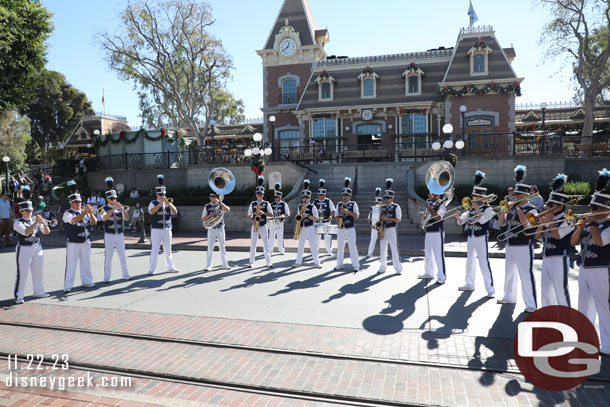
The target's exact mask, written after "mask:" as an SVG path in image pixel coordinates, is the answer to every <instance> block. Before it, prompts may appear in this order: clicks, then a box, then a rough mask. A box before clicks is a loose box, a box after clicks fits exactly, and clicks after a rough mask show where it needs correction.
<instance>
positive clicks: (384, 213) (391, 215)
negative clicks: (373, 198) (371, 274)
mask: <svg viewBox="0 0 610 407" xmlns="http://www.w3.org/2000/svg"><path fill="white" fill-rule="evenodd" d="M393 182H394V181H393V180H392V178H388V179H387V180H386V190H385V192H384V193H383V200H384V201H385V203H384V205H383V206H382V207H381V217H380V220H382V221H383V239H381V241H380V242H379V262H380V263H381V265H380V267H379V271H378V273H379V274H381V273H385V271H386V268H387V266H388V244H389V245H390V250H391V251H392V265H393V266H394V270H395V271H396V272H397V273H398V274H400V273H402V263H401V262H400V253H399V252H398V231H397V230H396V228H397V225H398V224H399V223H400V222H401V221H402V210H401V209H400V205H398V204H395V203H394V191H392V190H391V189H390V188H391V187H392V183H393Z"/></svg>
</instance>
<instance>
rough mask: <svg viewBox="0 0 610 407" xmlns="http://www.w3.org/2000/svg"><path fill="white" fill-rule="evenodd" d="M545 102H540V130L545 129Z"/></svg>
mask: <svg viewBox="0 0 610 407" xmlns="http://www.w3.org/2000/svg"><path fill="white" fill-rule="evenodd" d="M546 107H547V104H546V102H542V103H540V109H542V130H545V126H544V125H545V121H546Z"/></svg>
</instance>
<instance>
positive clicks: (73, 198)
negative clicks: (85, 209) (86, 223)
mask: <svg viewBox="0 0 610 407" xmlns="http://www.w3.org/2000/svg"><path fill="white" fill-rule="evenodd" d="M68 201H69V202H70V203H72V202H83V198H81V196H80V194H79V193H78V192H77V193H75V194H72V195H69V196H68Z"/></svg>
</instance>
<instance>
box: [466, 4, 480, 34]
mask: <svg viewBox="0 0 610 407" xmlns="http://www.w3.org/2000/svg"><path fill="white" fill-rule="evenodd" d="M468 17H470V28H472V26H473V24H474V23H476V22H477V21H479V18H478V17H477V13H475V11H474V7H472V0H470V7H468Z"/></svg>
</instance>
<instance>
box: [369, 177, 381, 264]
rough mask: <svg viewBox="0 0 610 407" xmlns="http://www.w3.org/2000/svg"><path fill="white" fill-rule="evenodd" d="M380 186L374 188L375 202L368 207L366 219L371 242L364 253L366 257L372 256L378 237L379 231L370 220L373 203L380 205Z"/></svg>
mask: <svg viewBox="0 0 610 407" xmlns="http://www.w3.org/2000/svg"><path fill="white" fill-rule="evenodd" d="M381 204H382V202H381V188H379V187H377V188H376V189H375V203H374V204H373V205H371V207H370V209H369V216H368V218H367V219H368V221H369V225H371V242H370V243H369V250H368V252H367V254H366V257H372V256H373V251H374V250H375V244H376V243H377V238H378V237H379V233H378V232H377V228H376V227H375V225H373V223H372V220H371V216H372V215H373V208H374V207H375V205H381Z"/></svg>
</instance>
